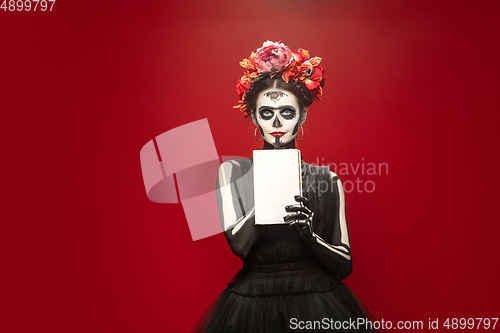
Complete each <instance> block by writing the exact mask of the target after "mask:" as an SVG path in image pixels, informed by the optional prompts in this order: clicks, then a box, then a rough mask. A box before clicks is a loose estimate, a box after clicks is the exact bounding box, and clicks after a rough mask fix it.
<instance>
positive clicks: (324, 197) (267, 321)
mask: <svg viewBox="0 0 500 333" xmlns="http://www.w3.org/2000/svg"><path fill="white" fill-rule="evenodd" d="M237 162H238V165H239V166H240V167H241V168H242V170H243V173H244V172H245V170H248V169H247V168H251V163H252V160H251V159H249V160H242V161H237ZM233 176H234V175H233ZM240 177H241V175H240ZM302 180H303V186H302V188H303V191H304V196H306V197H307V198H308V199H309V204H310V208H311V210H312V211H313V212H314V213H315V219H314V225H313V227H314V232H315V233H317V234H318V235H319V236H322V237H324V238H325V239H331V237H329V236H333V237H334V236H335V235H334V234H335V233H336V232H338V226H336V225H335V216H336V214H337V212H338V209H339V198H338V194H337V192H336V191H325V188H324V186H325V184H326V183H329V184H332V181H334V180H335V179H333V180H332V178H331V176H330V170H329V167H322V166H314V165H311V164H307V163H304V162H302ZM251 181H253V179H252V180H251ZM247 185H248V184H247ZM240 187H241V186H240ZM320 187H321V188H320ZM239 192H240V193H241V192H242V189H241V188H240V189H239ZM264 228H265V230H264V232H263V235H262V236H261V238H260V239H259V241H258V242H257V243H256V244H254V246H253V247H252V250H251V252H250V254H249V255H248V257H246V258H245V259H243V268H242V269H241V270H240V271H239V272H238V273H237V274H236V275H235V276H234V278H233V279H232V281H231V282H230V283H229V284H228V287H227V288H226V289H224V290H223V291H222V292H221V294H220V295H219V296H218V297H217V298H216V299H215V300H214V301H213V303H212V304H211V306H210V307H209V308H208V309H207V311H206V312H205V314H204V315H203V316H202V318H201V319H200V320H199V321H198V323H197V325H196V326H195V328H193V331H192V332H210V333H211V332H221V333H222V332H224V333H225V332H238V333H257V332H258V333H267V332H269V333H271V332H272V333H280V332H312V331H315V330H317V331H321V332H328V331H331V332H372V331H375V330H370V329H369V325H368V326H367V325H357V326H356V325H353V324H352V323H353V322H356V321H357V318H365V319H368V320H371V321H374V319H373V317H372V316H371V315H370V313H369V312H368V311H367V310H366V308H365V307H364V306H363V305H362V302H361V301H360V300H359V299H358V298H357V297H356V296H355V295H354V294H353V293H352V292H351V290H350V289H349V288H348V287H347V286H346V285H344V283H342V280H341V279H339V278H338V277H337V276H336V275H335V274H333V273H331V272H330V271H329V270H327V269H325V268H324V267H322V265H321V263H320V262H318V261H317V260H316V258H315V256H314V254H313V253H312V251H311V250H310V248H309V246H308V244H306V243H305V242H304V241H303V240H302V239H301V237H300V236H299V234H298V232H297V230H295V229H293V228H289V227H288V225H270V226H264ZM301 328H302V329H301ZM312 328H314V329H312Z"/></svg>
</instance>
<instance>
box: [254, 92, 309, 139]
mask: <svg viewBox="0 0 500 333" xmlns="http://www.w3.org/2000/svg"><path fill="white" fill-rule="evenodd" d="M300 111H301V110H300V107H299V104H298V103H297V98H296V97H295V95H294V94H292V93H290V92H288V91H285V90H278V89H276V88H271V89H268V90H264V91H262V92H261V93H260V95H259V97H258V98H257V105H256V110H255V121H256V122H257V124H258V126H259V127H260V130H261V135H262V137H263V139H264V140H265V141H266V142H268V143H270V144H274V142H275V137H276V135H279V136H280V142H281V145H285V144H287V143H288V142H290V141H292V140H294V138H295V136H296V135H297V132H298V128H299V120H300Z"/></svg>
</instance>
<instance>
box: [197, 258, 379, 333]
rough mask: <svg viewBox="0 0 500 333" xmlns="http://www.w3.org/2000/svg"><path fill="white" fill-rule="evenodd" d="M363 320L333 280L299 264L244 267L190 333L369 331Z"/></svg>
mask: <svg viewBox="0 0 500 333" xmlns="http://www.w3.org/2000/svg"><path fill="white" fill-rule="evenodd" d="M358 318H359V319H358ZM369 320H370V321H372V322H373V321H374V318H373V317H372V316H371V314H370V313H369V311H368V310H367V309H366V308H365V307H364V305H363V303H362V302H361V301H360V300H359V299H358V298H357V297H356V295H354V293H353V292H352V291H351V290H350V289H349V288H348V287H347V286H346V285H344V283H343V282H342V281H341V280H340V279H339V278H337V277H336V276H335V275H333V274H331V273H329V272H326V271H325V270H323V269H322V268H320V267H319V266H317V265H316V264H315V263H312V262H308V261H302V262H293V263H285V264H272V265H244V266H243V269H241V270H240V271H239V272H238V273H237V274H236V275H235V277H234V278H233V279H232V281H231V283H229V284H228V287H227V288H226V289H224V290H223V291H222V292H221V294H220V295H219V296H218V297H217V298H216V299H215V300H214V301H213V302H212V304H211V306H210V307H209V308H208V309H207V311H206V312H205V314H204V315H203V316H202V318H201V319H200V320H199V321H198V323H197V324H196V326H195V327H194V328H193V330H192V332H207V333H212V332H220V333H225V332H238V333H256V332H258V333H268V332H269V333H271V332H272V333H280V332H313V331H319V332H375V330H372V329H370V327H369V325H363V324H362V323H363V321H365V322H366V321H369ZM354 322H356V324H353V323H354Z"/></svg>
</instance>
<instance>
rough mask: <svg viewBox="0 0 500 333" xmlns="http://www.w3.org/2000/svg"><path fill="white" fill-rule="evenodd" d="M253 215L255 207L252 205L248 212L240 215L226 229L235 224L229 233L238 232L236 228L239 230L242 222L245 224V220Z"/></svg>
mask: <svg viewBox="0 0 500 333" xmlns="http://www.w3.org/2000/svg"><path fill="white" fill-rule="evenodd" d="M253 215H255V207H252V210H251V211H249V212H248V214H245V216H242V217H240V218H239V219H238V221H236V222H235V223H234V224H233V225H232V226H230V227H229V228H228V230H229V229H231V228H232V227H233V226H235V227H234V228H233V230H231V233H232V234H233V236H234V235H235V234H236V233H237V232H238V230H240V228H241V227H242V226H243V224H245V222H246V221H247V220H248V219H249V218H251V217H252V216H253Z"/></svg>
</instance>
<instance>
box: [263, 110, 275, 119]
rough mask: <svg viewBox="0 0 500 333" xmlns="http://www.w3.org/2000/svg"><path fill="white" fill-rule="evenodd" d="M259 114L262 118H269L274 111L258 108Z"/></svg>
mask: <svg viewBox="0 0 500 333" xmlns="http://www.w3.org/2000/svg"><path fill="white" fill-rule="evenodd" d="M259 115H260V117H261V118H262V119H264V120H270V119H272V118H273V116H274V112H273V111H271V110H260V111H259Z"/></svg>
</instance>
